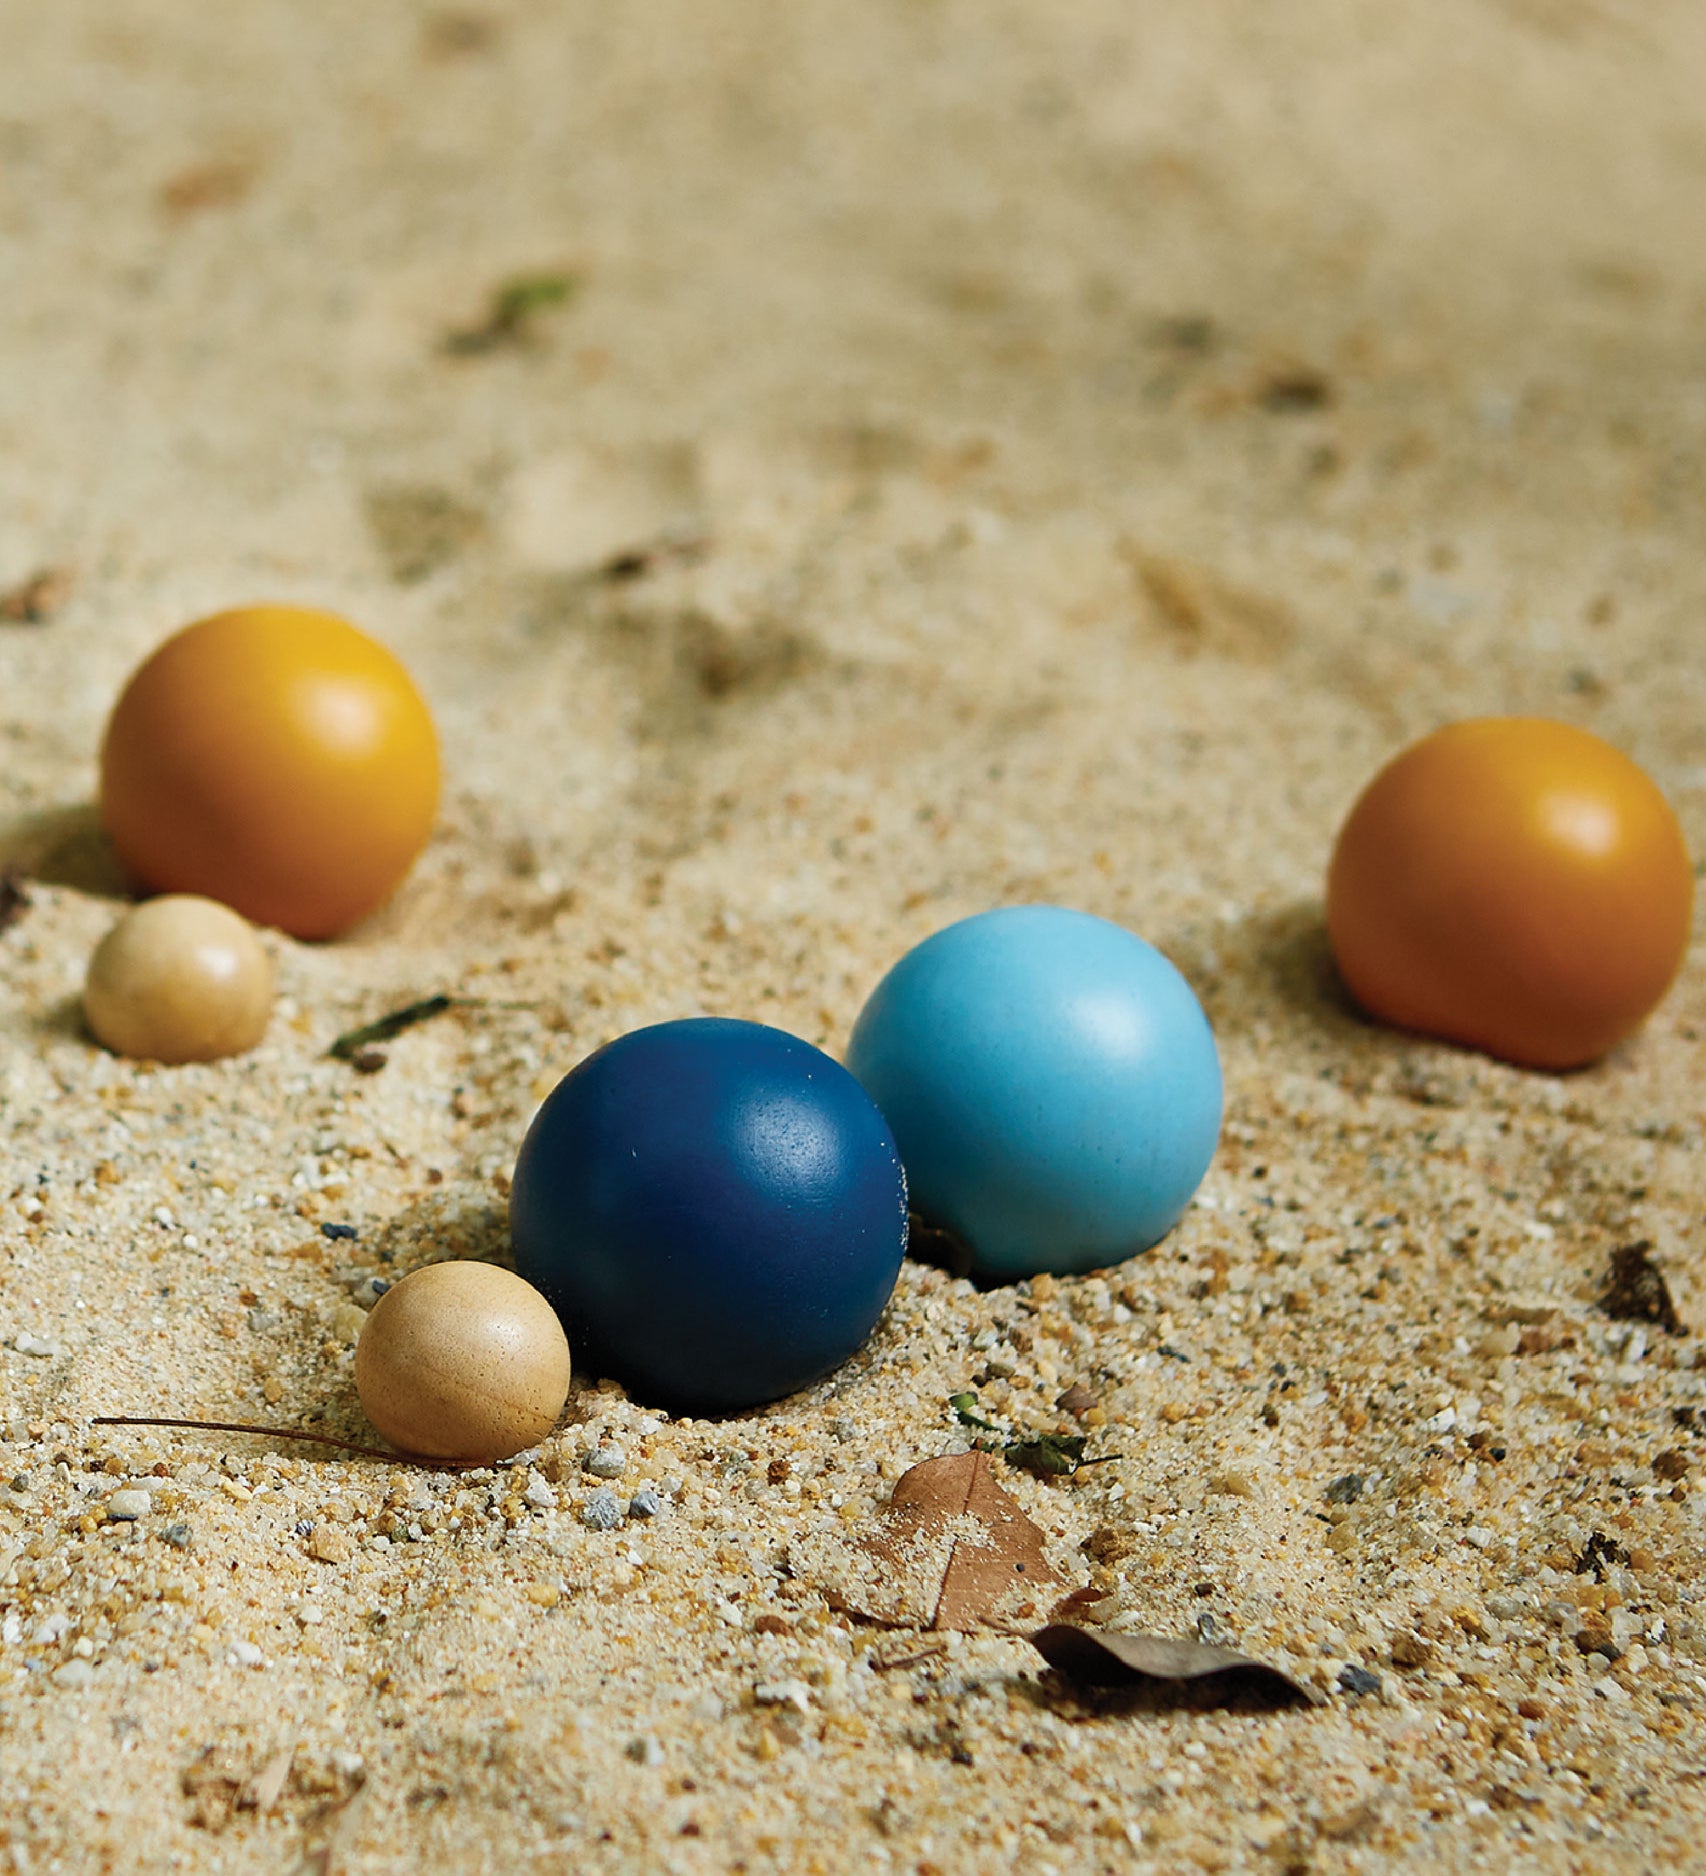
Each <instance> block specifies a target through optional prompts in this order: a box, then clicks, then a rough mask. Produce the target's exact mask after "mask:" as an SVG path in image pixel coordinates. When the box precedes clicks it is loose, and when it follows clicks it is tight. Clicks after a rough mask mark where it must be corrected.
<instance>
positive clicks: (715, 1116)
mask: <svg viewBox="0 0 1706 1876" xmlns="http://www.w3.org/2000/svg"><path fill="white" fill-rule="evenodd" d="M510 1228H511V1232H512V1234H513V1237H514V1242H515V1265H516V1269H517V1270H519V1271H520V1273H521V1274H522V1276H524V1277H525V1278H526V1279H527V1280H528V1282H529V1283H531V1284H534V1285H535V1286H536V1287H537V1288H538V1289H540V1290H543V1291H544V1293H545V1294H546V1296H548V1297H549V1298H550V1299H551V1302H552V1303H553V1304H554V1305H555V1307H556V1309H557V1313H558V1314H559V1315H560V1316H561V1317H562V1319H563V1323H564V1326H565V1327H566V1328H567V1330H568V1331H569V1334H570V1337H571V1339H573V1340H574V1341H575V1342H577V1343H578V1345H579V1346H580V1347H581V1348H582V1349H583V1350H585V1351H586V1352H587V1354H588V1355H589V1356H590V1358H591V1360H592V1362H593V1363H594V1364H595V1366H596V1367H597V1369H598V1370H599V1371H600V1372H602V1373H607V1374H611V1375H614V1376H615V1377H616V1379H618V1380H619V1381H621V1382H622V1383H623V1385H624V1386H626V1387H627V1388H628V1390H629V1392H630V1393H632V1394H636V1395H638V1396H640V1397H641V1398H644V1399H647V1400H651V1401H655V1402H656V1403H658V1404H660V1405H664V1406H669V1407H674V1408H692V1409H695V1410H699V1411H708V1412H724V1411H728V1410H731V1409H735V1408H741V1407H751V1406H756V1405H757V1404H758V1403H759V1402H761V1401H769V1400H775V1399H777V1398H778V1397H779V1396H781V1395H783V1394H791V1393H793V1392H794V1390H795V1389H796V1388H802V1387H805V1386H806V1385H807V1384H808V1383H810V1382H812V1381H816V1380H818V1379H819V1378H820V1377H821V1376H823V1375H825V1374H827V1373H828V1372H829V1371H830V1370H831V1369H832V1368H834V1367H836V1366H838V1365H839V1364H840V1363H841V1362H843V1361H845V1360H846V1359H847V1357H848V1356H849V1355H851V1354H852V1353H853V1352H854V1351H855V1350H856V1349H857V1348H858V1347H859V1346H860V1345H861V1344H862V1343H863V1342H864V1340H865V1338H866V1336H868V1335H869V1334H870V1332H871V1330H872V1328H873V1327H874V1326H875V1324H876V1321H877V1318H878V1317H879V1316H880V1315H881V1314H882V1312H883V1307H884V1305H885V1304H886V1303H887V1302H888V1299H889V1294H890V1292H891V1291H892V1290H893V1288H894V1284H895V1278H896V1277H897V1276H898V1275H899V1273H900V1265H901V1259H902V1257H903V1256H904V1255H905V1252H906V1176H905V1174H904V1173H903V1172H902V1171H901V1165H900V1155H899V1154H898V1153H897V1152H896V1150H895V1144H894V1139H893V1137H892V1136H891V1134H890V1133H889V1129H888V1124H887V1122H886V1121H885V1120H884V1119H883V1117H882V1114H881V1113H880V1112H879V1111H878V1109H877V1105H876V1103H875V1102H874V1101H873V1100H872V1099H871V1097H870V1096H869V1095H868V1094H866V1092H865V1091H864V1089H863V1088H861V1087H860V1086H859V1084H858V1082H856V1081H855V1080H854V1079H853V1077H852V1076H851V1075H850V1074H848V1072H847V1070H846V1069H844V1068H843V1067H842V1066H841V1065H840V1063H838V1062H834V1061H832V1060H831V1059H830V1058H829V1057H828V1056H827V1055H825V1054H824V1053H823V1052H822V1051H821V1050H820V1049H814V1048H813V1047H812V1046H811V1044H810V1043H808V1042H802V1041H801V1040H800V1039H799V1038H798V1037H797V1036H790V1035H787V1034H785V1033H784V1032H783V1031H782V1030H780V1029H768V1028H766V1027H765V1026H764V1025H763V1024H760V1023H739V1022H727V1021H723V1020H721V1019H718V1018H711V1017H701V1018H695V1019H693V1020H690V1021H686V1022H677V1023H659V1024H657V1025H656V1026H655V1027H653V1028H650V1029H636V1030H634V1031H633V1032H631V1033H630V1034H629V1035H626V1036H621V1037H619V1038H618V1039H617V1040H616V1041H615V1042H612V1043H609V1044H607V1045H606V1047H604V1048H602V1049H600V1050H599V1051H598V1052H597V1054H596V1055H591V1056H589V1057H588V1058H587V1059H586V1060H585V1061H584V1062H582V1063H581V1064H580V1066H579V1067H578V1068H576V1069H574V1070H573V1072H572V1073H570V1074H569V1075H568V1076H566V1077H565V1078H564V1079H563V1080H562V1081H561V1082H559V1083H558V1085H557V1087H556V1088H555V1089H554V1090H553V1091H552V1093H551V1095H550V1097H549V1098H548V1099H547V1101H546V1102H545V1105H544V1106H543V1107H542V1108H541V1109H540V1110H539V1113H538V1115H537V1116H536V1117H535V1119H534V1122H533V1125H532V1126H531V1127H530V1128H529V1129H528V1133H527V1138H526V1140H525V1141H524V1142H523V1143H522V1148H521V1156H520V1158H519V1159H518V1160H517V1161H516V1164H515V1183H514V1190H513V1194H512V1197H511V1200H510Z"/></svg>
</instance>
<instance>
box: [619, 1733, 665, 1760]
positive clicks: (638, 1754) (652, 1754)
mask: <svg viewBox="0 0 1706 1876" xmlns="http://www.w3.org/2000/svg"><path fill="white" fill-rule="evenodd" d="M626 1751H627V1754H628V1757H629V1758H630V1759H632V1760H633V1761H634V1763H635V1764H636V1765H662V1764H663V1746H662V1744H661V1743H660V1742H659V1741H658V1740H656V1739H654V1738H653V1737H652V1736H651V1734H650V1733H644V1734H642V1735H641V1736H640V1737H639V1738H638V1739H630V1740H629V1741H628V1744H627V1747H626Z"/></svg>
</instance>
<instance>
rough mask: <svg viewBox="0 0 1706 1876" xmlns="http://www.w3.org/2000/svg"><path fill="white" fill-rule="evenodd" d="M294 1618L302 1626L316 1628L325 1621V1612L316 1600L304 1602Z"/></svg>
mask: <svg viewBox="0 0 1706 1876" xmlns="http://www.w3.org/2000/svg"><path fill="white" fill-rule="evenodd" d="M296 1619H297V1621H298V1622H300V1623H301V1624H302V1626H303V1627H304V1628H318V1627H319V1625H320V1624H321V1623H322V1622H324V1621H325V1619H326V1612H325V1610H324V1609H322V1608H321V1607H320V1605H319V1604H318V1603H317V1602H305V1603H304V1604H303V1605H302V1607H301V1608H300V1609H298V1610H297V1612H296Z"/></svg>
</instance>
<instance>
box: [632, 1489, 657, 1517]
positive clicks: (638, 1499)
mask: <svg viewBox="0 0 1706 1876" xmlns="http://www.w3.org/2000/svg"><path fill="white" fill-rule="evenodd" d="M662 1509H663V1500H662V1499H661V1498H659V1497H658V1495H657V1493H656V1492H654V1491H653V1490H652V1488H651V1487H650V1486H649V1485H645V1486H642V1487H641V1488H640V1490H639V1491H637V1492H636V1493H635V1494H634V1496H633V1497H632V1498H630V1499H629V1500H628V1516H629V1517H630V1518H655V1517H656V1516H657V1515H658V1513H659V1512H660V1511H661V1510H662Z"/></svg>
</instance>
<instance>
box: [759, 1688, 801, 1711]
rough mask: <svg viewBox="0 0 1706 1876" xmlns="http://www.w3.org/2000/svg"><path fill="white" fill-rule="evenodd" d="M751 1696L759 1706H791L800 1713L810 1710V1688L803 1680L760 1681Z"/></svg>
mask: <svg viewBox="0 0 1706 1876" xmlns="http://www.w3.org/2000/svg"><path fill="white" fill-rule="evenodd" d="M752 1698H753V1701H754V1703H755V1704H756V1705H758V1706H761V1707H793V1708H795V1709H797V1710H798V1711H799V1712H801V1713H810V1712H811V1710H812V1696H811V1689H810V1688H808V1687H807V1686H806V1684H805V1682H804V1681H760V1682H759V1683H758V1685H757V1686H756V1687H754V1688H753V1690H752Z"/></svg>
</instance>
